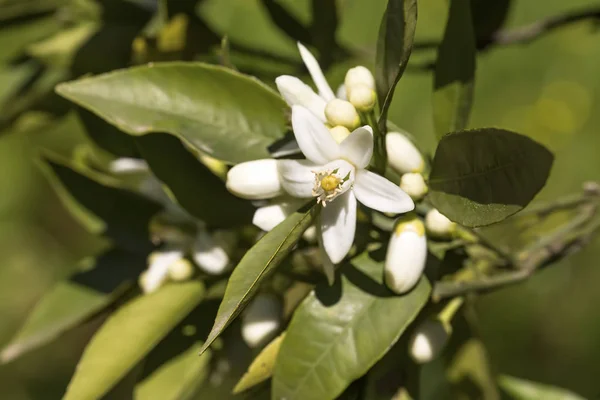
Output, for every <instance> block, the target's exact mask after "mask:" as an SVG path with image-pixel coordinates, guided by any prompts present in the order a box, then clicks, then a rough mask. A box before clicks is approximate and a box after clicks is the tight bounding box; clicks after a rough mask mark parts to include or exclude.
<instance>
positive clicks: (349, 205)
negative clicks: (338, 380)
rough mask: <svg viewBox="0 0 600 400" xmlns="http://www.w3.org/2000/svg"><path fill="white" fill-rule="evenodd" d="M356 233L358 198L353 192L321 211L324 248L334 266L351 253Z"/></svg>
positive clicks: (337, 199) (342, 196)
mask: <svg viewBox="0 0 600 400" xmlns="http://www.w3.org/2000/svg"><path fill="white" fill-rule="evenodd" d="M355 231H356V198H355V197H354V193H352V191H351V190H348V191H347V192H346V193H344V194H343V195H341V196H339V197H338V198H336V199H335V200H333V201H332V202H331V203H328V204H327V207H323V209H322V210H321V237H322V240H323V248H324V249H325V252H326V253H327V255H328V256H329V259H330V260H331V262H332V263H334V264H339V263H340V262H341V261H342V260H343V259H344V257H346V254H348V252H349V251H350V248H351V247H352V243H353V242H354V232H355Z"/></svg>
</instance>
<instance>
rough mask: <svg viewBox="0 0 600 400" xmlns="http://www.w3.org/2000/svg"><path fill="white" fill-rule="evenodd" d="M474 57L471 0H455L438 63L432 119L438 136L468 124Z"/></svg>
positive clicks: (471, 98)
mask: <svg viewBox="0 0 600 400" xmlns="http://www.w3.org/2000/svg"><path fill="white" fill-rule="evenodd" d="M475 56H476V49H475V33H474V32H473V23H472V19H471V3H470V0H452V1H451V2H450V12H449V14H448V22H447V24H446V31H445V32H444V39H443V40H442V43H441V44H440V46H439V48H438V56H437V61H436V64H435V76H434V93H433V120H434V122H435V128H436V131H437V134H438V137H441V136H443V135H444V134H446V133H448V132H452V131H457V130H461V129H465V128H466V126H467V123H468V121H469V114H470V113H471V104H472V102H473V90H474V80H475V61H476V59H475Z"/></svg>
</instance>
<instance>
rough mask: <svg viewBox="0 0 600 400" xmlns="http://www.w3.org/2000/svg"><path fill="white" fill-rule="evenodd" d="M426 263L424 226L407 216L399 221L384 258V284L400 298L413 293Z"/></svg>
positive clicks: (417, 220) (413, 217) (414, 218)
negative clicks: (411, 291) (404, 294)
mask: <svg viewBox="0 0 600 400" xmlns="http://www.w3.org/2000/svg"><path fill="white" fill-rule="evenodd" d="M426 261H427V239H426V238H425V226H424V225H423V222H421V220H420V219H418V218H417V217H415V216H412V215H408V216H405V217H403V218H399V219H398V221H397V222H396V227H395V228H394V232H393V233H392V236H391V237H390V242H389V245H388V249H387V255H386V257H385V275H384V277H385V283H386V285H387V286H388V287H389V288H390V289H391V290H392V291H393V292H394V293H397V294H403V293H406V292H408V291H409V290H411V289H412V288H413V287H414V286H415V285H416V284H417V282H418V281H419V279H420V278H421V275H422V274H423V270H424V269H425V263H426Z"/></svg>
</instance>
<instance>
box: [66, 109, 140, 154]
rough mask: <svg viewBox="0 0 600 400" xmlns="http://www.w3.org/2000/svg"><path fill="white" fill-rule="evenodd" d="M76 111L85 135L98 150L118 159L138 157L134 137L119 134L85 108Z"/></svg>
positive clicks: (119, 132)
mask: <svg viewBox="0 0 600 400" xmlns="http://www.w3.org/2000/svg"><path fill="white" fill-rule="evenodd" d="M76 110H77V111H76V113H77V115H78V116H79V119H80V120H81V123H82V124H83V126H84V128H85V133H86V134H87V135H88V137H89V138H90V139H91V140H92V141H93V142H94V143H95V144H96V145H98V146H99V147H100V148H102V149H104V150H106V151H107V152H109V153H111V154H114V155H115V156H118V157H139V152H138V149H137V147H136V145H135V138H134V137H132V136H129V135H128V134H126V133H124V132H121V131H120V130H119V129H117V128H116V127H114V126H113V125H111V124H109V123H108V122H106V121H105V120H103V119H102V118H99V117H98V116H96V114H93V113H92V112H90V111H88V110H86V109H85V108H82V107H77V108H76Z"/></svg>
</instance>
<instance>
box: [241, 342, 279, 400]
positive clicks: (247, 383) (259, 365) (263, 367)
mask: <svg viewBox="0 0 600 400" xmlns="http://www.w3.org/2000/svg"><path fill="white" fill-rule="evenodd" d="M284 337H285V332H284V333H282V334H281V335H279V336H277V337H276V338H275V339H273V340H272V341H271V343H269V344H268V345H266V346H265V348H264V349H262V351H261V352H260V354H259V355H257V356H256V358H255V359H254V360H253V361H252V364H250V366H249V367H248V371H246V373H245V374H244V375H243V376H242V379H240V380H239V382H238V383H237V385H235V387H234V388H233V393H234V394H237V393H241V392H243V391H244V390H248V389H250V388H251V387H253V386H255V385H258V384H259V383H261V382H264V381H266V380H267V379H269V378H270V377H271V375H273V366H274V365H275V360H276V359H277V354H279V347H281V341H282V340H283V338H284Z"/></svg>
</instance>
